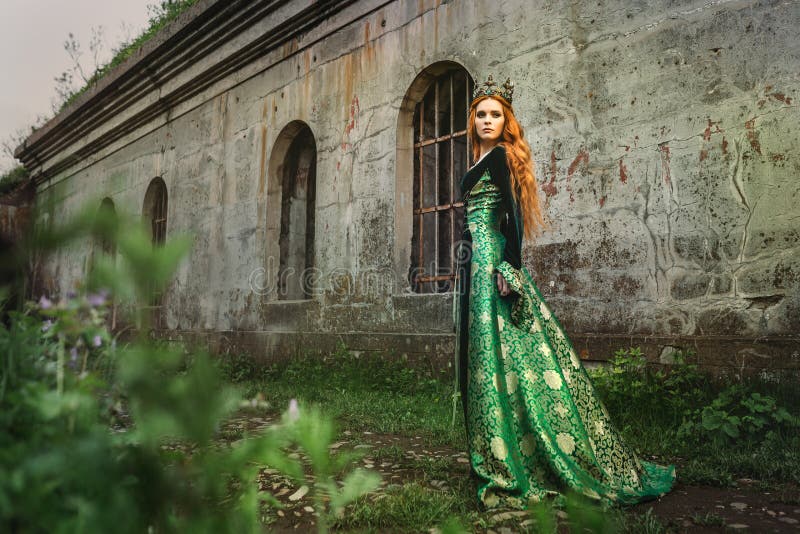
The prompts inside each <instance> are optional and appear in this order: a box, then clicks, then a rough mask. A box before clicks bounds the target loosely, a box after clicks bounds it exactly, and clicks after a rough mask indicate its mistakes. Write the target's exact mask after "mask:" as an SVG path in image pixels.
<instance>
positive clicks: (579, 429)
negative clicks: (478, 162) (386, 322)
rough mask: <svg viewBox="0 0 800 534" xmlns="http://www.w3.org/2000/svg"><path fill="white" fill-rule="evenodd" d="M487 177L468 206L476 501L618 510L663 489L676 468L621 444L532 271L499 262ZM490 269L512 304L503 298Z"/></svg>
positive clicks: (496, 196)
mask: <svg viewBox="0 0 800 534" xmlns="http://www.w3.org/2000/svg"><path fill="white" fill-rule="evenodd" d="M490 178H491V177H490V176H489V174H488V171H487V172H486V173H485V174H484V175H483V176H482V177H481V179H480V180H479V181H478V182H477V183H476V184H475V186H474V187H473V188H472V191H471V192H470V196H469V202H468V205H467V209H466V217H467V221H466V222H467V225H468V227H469V229H470V232H471V234H472V242H473V247H472V256H471V259H470V261H471V262H472V265H471V273H472V276H471V282H470V288H469V291H470V297H469V322H468V324H469V333H468V334H469V345H468V350H467V352H468V358H469V362H468V369H467V404H468V405H467V407H466V414H467V418H468V424H467V429H468V431H469V436H468V443H469V452H470V462H471V464H472V467H473V469H474V470H475V472H476V473H477V474H478V477H479V483H478V499H479V500H480V502H482V503H483V505H484V506H486V507H488V508H492V507H495V506H508V507H513V508H524V507H526V506H527V504H528V503H529V502H538V501H539V500H541V499H542V498H543V497H544V496H546V495H555V494H558V493H560V492H562V491H564V490H565V489H566V488H571V489H573V490H575V491H578V492H581V493H583V494H584V495H588V496H590V497H592V498H595V499H598V500H602V501H605V502H618V503H635V502H640V501H642V500H645V499H648V498H653V497H657V496H659V495H661V494H663V493H665V492H667V491H669V490H670V488H671V487H672V484H673V482H674V480H675V469H674V467H673V466H661V465H657V464H653V463H650V462H646V461H643V460H641V459H640V458H639V457H638V456H637V455H636V453H635V452H634V451H632V450H631V449H630V448H628V447H627V446H626V445H625V444H624V443H623V441H622V440H621V439H620V436H619V434H618V433H617V432H616V430H615V429H614V428H613V426H612V425H611V421H610V420H609V417H608V413H607V412H606V409H605V407H604V406H603V405H602V403H601V402H600V400H599V399H598V397H597V395H596V393H595V391H594V388H593V387H592V384H591V382H590V380H589V377H588V375H587V374H586V371H585V369H584V368H583V365H582V364H581V361H580V359H579V358H578V355H577V354H576V352H575V350H574V348H573V347H572V344H571V343H570V341H569V339H568V338H567V337H566V335H565V334H564V332H563V329H562V327H561V325H560V324H559V322H558V319H557V318H556V317H555V315H554V314H553V313H552V311H551V310H550V308H549V306H548V305H547V303H546V302H545V301H544V299H543V298H542V296H541V294H540V292H539V289H538V288H537V286H536V284H535V283H534V281H533V279H532V278H531V276H530V273H529V272H528V270H527V269H526V268H525V267H522V269H515V268H514V267H512V266H511V265H510V264H509V263H508V262H505V261H503V257H502V256H503V249H504V246H505V238H504V237H503V234H502V233H501V232H500V213H501V204H502V196H501V195H500V191H499V189H498V188H497V187H496V186H495V185H494V184H493V183H492V182H491V179H490ZM495 271H497V272H500V273H502V274H503V276H504V278H505V279H506V280H507V281H508V284H509V286H510V287H511V288H512V289H513V291H515V292H516V294H517V295H518V297H516V298H513V299H504V298H501V297H500V294H499V291H498V290H497V286H496V282H495V280H494V278H493V273H494V272H495Z"/></svg>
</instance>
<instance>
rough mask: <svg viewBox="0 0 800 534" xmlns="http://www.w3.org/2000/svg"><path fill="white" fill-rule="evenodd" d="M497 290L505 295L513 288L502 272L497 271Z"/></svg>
mask: <svg viewBox="0 0 800 534" xmlns="http://www.w3.org/2000/svg"><path fill="white" fill-rule="evenodd" d="M497 290H498V291H500V295H501V296H503V297H505V296H506V295H508V294H509V293H511V288H510V287H509V286H508V282H506V279H505V278H504V277H503V273H501V272H498V273H497Z"/></svg>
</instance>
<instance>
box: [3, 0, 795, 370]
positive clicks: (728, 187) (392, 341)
mask: <svg viewBox="0 0 800 534" xmlns="http://www.w3.org/2000/svg"><path fill="white" fill-rule="evenodd" d="M224 4H227V3H226V2H224V0H222V1H219V2H216V1H212V0H207V1H205V2H200V3H199V4H198V5H197V6H195V8H194V9H193V10H191V11H190V12H189V13H187V14H185V16H184V17H182V18H181V19H179V20H178V21H177V22H176V23H175V24H173V25H172V26H170V27H168V28H166V29H165V30H164V34H163V35H161V36H159V37H157V39H156V44H154V45H152V46H151V47H149V48H146V49H145V50H144V51H143V52H142V54H141V57H139V58H137V59H136V60H135V61H132V62H129V63H126V64H124V65H122V66H121V70H120V71H119V72H116V73H112V77H111V80H110V81H109V82H108V83H109V84H113V83H114V80H119V79H120V78H122V79H124V76H126V75H139V76H141V77H142V79H144V73H148V72H149V73H151V74H152V72H156V75H155V76H151V77H155V78H158V75H157V73H158V72H159V71H158V70H157V69H158V68H161V67H158V66H157V65H158V61H161V59H163V58H164V57H167V56H168V55H169V49H170V46H173V47H176V49H177V47H179V46H182V45H180V43H181V42H183V41H180V39H184V40H186V39H189V40H191V39H194V40H196V41H200V40H202V39H203V38H207V39H210V38H209V37H207V33H204V32H206V30H205V29H204V27H203V26H202V25H201V24H200V23H199V22H198V21H200V22H202V21H204V20H206V19H208V20H212V21H213V18H211V17H212V15H213V16H215V17H222V16H224V15H225V12H224V10H225V9H228V10H230V9H234V8H230V7H222V6H223V5H224ZM256 4H257V5H260V4H259V3H256ZM333 4H336V5H337V7H336V9H331V10H330V12H329V13H322V14H320V13H319V9H320V8H319V6H316V5H315V3H313V2H308V1H290V2H285V3H283V4H281V6H280V8H279V9H274V10H271V11H264V12H263V13H262V14H260V15H258V14H256V15H252V17H251V18H252V19H253V20H252V24H251V25H250V26H243V29H242V30H241V31H239V32H238V33H236V34H235V35H234V37H232V38H230V39H228V40H225V41H223V40H222V37H220V38H219V40H220V42H219V43H217V44H215V46H213V47H210V48H209V49H208V52H207V53H205V55H203V56H201V57H199V58H196V59H194V60H193V61H192V62H191V64H190V63H189V62H188V60H187V64H186V66H185V68H184V70H181V71H177V73H176V74H171V75H169V76H168V75H167V74H165V75H164V76H165V77H164V78H162V79H158V81H157V83H156V82H152V83H153V86H152V87H151V88H150V89H149V90H147V91H145V90H142V92H140V93H139V94H138V96H137V99H136V100H133V102H132V103H131V104H130V106H129V107H126V108H119V111H117V112H116V113H115V114H111V115H109V116H108V117H103V118H102V119H101V118H100V117H101V115H100V114H99V112H98V115H97V117H98V118H97V119H94V120H95V121H96V124H95V125H94V126H92V127H91V128H90V129H88V130H87V131H86V132H85V134H82V135H81V136H79V137H76V138H75V139H67V135H68V134H67V133H66V130H65V129H59V123H63V124H67V123H68V121H69V120H72V119H74V117H79V116H80V114H81V113H83V112H85V110H86V109H91V106H92V102H93V101H96V102H104V101H109V100H110V101H113V99H114V98H115V96H114V95H115V94H116V93H114V92H113V91H111V90H108V88H106V87H103V88H100V89H98V90H97V91H95V92H94V93H90V94H88V95H86V96H85V98H84V99H83V100H80V101H79V102H77V103H76V104H75V105H73V106H72V107H71V108H69V109H67V110H65V111H64V112H63V113H62V115H61V116H60V117H57V118H56V119H55V120H54V122H53V123H52V124H49V125H48V126H46V127H45V129H44V131H42V132H41V133H38V134H37V136H36V137H35V138H32V139H30V140H29V141H28V143H27V144H26V146H24V147H21V149H20V151H19V152H18V153H19V155H20V157H21V158H22V159H23V160H24V161H26V164H28V162H29V161H30V162H31V164H32V163H33V162H34V161H36V162H40V163H41V164H40V165H38V166H36V165H31V166H32V167H36V171H35V172H38V175H39V179H38V181H39V196H40V197H43V198H50V199H55V200H57V202H58V205H59V206H60V208H59V209H60V210H62V211H63V213H65V214H67V213H71V212H74V210H75V209H77V207H78V206H79V205H80V204H81V203H82V202H84V201H85V200H87V199H88V198H89V195H90V194H92V195H99V196H101V197H102V196H109V197H111V198H112V199H113V200H114V203H115V206H116V208H117V210H118V211H127V212H130V213H141V209H142V202H143V197H144V192H145V190H146V188H147V186H148V183H149V182H150V180H151V179H152V178H153V177H155V176H160V177H162V178H163V179H164V181H165V183H166V184H167V188H168V192H169V212H168V225H167V234H168V236H169V234H174V233H177V232H183V231H192V232H194V234H195V236H196V241H195V246H194V248H193V251H192V253H191V257H190V258H189V260H188V261H187V262H185V263H184V264H183V265H182V266H181V268H180V270H179V272H178V275H177V277H176V279H175V281H174V283H173V284H172V286H171V287H170V290H169V291H168V293H167V299H166V302H165V305H166V313H165V329H164V331H163V332H162V333H161V334H162V335H164V336H166V337H182V338H186V337H189V338H197V337H200V338H201V339H203V340H205V341H206V342H208V343H209V344H210V345H211V346H212V347H214V348H215V349H218V350H225V349H231V350H238V348H247V349H248V350H251V351H252V352H253V353H254V354H256V355H257V357H260V358H264V359H273V358H282V357H286V356H287V355H290V354H294V353H295V352H296V351H298V350H306V349H310V350H320V351H327V350H331V349H332V348H334V347H335V346H336V345H337V344H338V343H345V344H346V345H347V346H348V347H349V348H351V349H352V350H359V351H367V352H373V351H374V352H381V353H391V354H394V355H395V356H398V357H402V356H403V355H406V356H408V357H410V358H412V359H420V360H423V361H426V362H430V365H432V366H433V367H434V368H437V369H446V368H447V367H448V366H449V361H450V359H451V355H452V348H453V346H452V342H453V336H452V322H451V305H452V302H451V297H450V295H448V294H444V295H441V294H440V295H418V294H413V293H410V292H409V291H408V283H407V282H406V276H407V272H408V268H409V261H410V259H409V258H410V253H409V247H410V240H409V236H410V233H411V224H412V222H411V199H410V192H411V178H412V176H411V173H412V166H411V159H410V158H411V154H410V152H409V150H408V143H409V139H410V136H411V134H410V132H409V131H408V127H407V125H408V124H409V122H410V115H409V114H410V113H412V112H413V105H414V99H415V98H418V95H419V94H420V92H421V91H424V87H423V86H424V84H425V80H427V79H429V77H430V76H431V73H435V72H436V70H437V68H440V67H442V66H445V65H452V64H457V65H460V66H461V67H463V68H464V69H466V71H467V72H468V73H469V74H470V75H471V76H472V78H473V79H475V80H476V81H482V80H483V79H485V77H486V75H487V74H489V73H492V74H494V76H495V78H502V79H505V77H506V76H510V77H511V78H512V80H514V82H515V84H516V88H517V91H516V94H515V100H514V104H515V110H516V113H517V117H518V118H519V120H520V122H521V123H522V125H523V127H524V128H525V134H526V137H527V139H528V140H529V142H530V144H531V146H532V149H533V152H534V156H535V159H536V172H537V175H538V180H539V184H540V186H541V191H542V199H543V203H544V206H545V212H546V216H547V218H548V220H549V222H550V228H549V229H548V230H547V231H546V232H545V233H544V234H543V235H542V236H540V237H539V238H538V239H537V240H536V241H535V242H530V243H526V244H525V247H524V251H523V260H524V263H525V265H526V266H527V267H528V269H529V270H530V271H531V273H532V275H533V277H534V279H536V280H537V281H538V283H539V286H540V289H541V290H542V292H543V293H544V295H545V297H546V298H547V299H548V301H549V302H550V303H551V304H552V306H553V309H554V311H555V313H556V314H557V315H558V317H559V318H560V319H561V321H562V323H563V324H564V326H565V327H566V329H567V331H568V333H569V334H570V335H571V336H572V338H573V340H574V342H575V344H576V347H578V348H579V349H580V351H581V354H582V356H583V357H584V358H586V359H590V360H591V359H604V358H607V357H608V356H609V355H610V354H611V353H613V351H614V350H615V349H616V348H619V347H627V346H631V345H641V346H643V347H645V348H646V352H647V354H648V356H649V357H650V358H651V359H653V360H654V361H659V360H660V361H662V362H663V363H668V362H669V359H670V353H671V351H672V350H673V348H674V347H678V348H692V349H694V350H696V351H697V354H698V359H699V361H700V362H701V363H702V364H703V365H706V366H709V367H713V368H716V370H717V371H718V372H720V373H741V372H748V371H750V372H752V371H756V370H766V371H768V372H769V373H772V374H780V373H783V372H787V371H788V372H796V370H797V369H798V368H799V367H800V349H799V348H798V346H799V345H798V341H800V332H798V326H800V208H798V204H799V201H800V194H799V193H800V181H798V179H797V176H798V171H799V170H800V141H799V140H798V135H800V134H798V129H797V127H796V124H797V123H798V119H800V113H798V106H797V98H798V95H797V89H798V85H799V83H798V79H797V72H798V71H800V46H799V45H800V42H798V41H800V39H799V38H798V36H797V32H796V28H797V27H798V25H800V9H798V8H797V4H796V3H795V2H780V1H771V2H758V1H724V0H717V1H708V0H704V1H685V2H655V1H638V2H632V1H611V2H601V3H598V2H566V1H557V2H529V1H525V0H507V1H504V2H489V1H473V0H469V1H468V0H454V1H450V2H434V1H424V0H421V1H419V2H410V1H393V2H392V1H390V2H377V1H367V0H363V1H356V2H334V3H333ZM238 9H243V8H238ZM315 10H316V11H315ZM304 13H305V14H309V13H310V14H316V15H315V16H318V17H321V18H319V20H318V22H317V23H315V24H313V25H310V26H301V25H299V24H300V23H299V22H297V23H295V22H292V21H296V20H300V19H298V18H297V17H299V16H302V15H303V14H304ZM308 16H309V17H310V16H311V15H308ZM204 17H205V18H204ZM287 21H289V22H292V24H295V26H291V27H297V28H298V29H297V30H296V31H295V33H293V34H290V35H288V36H287V37H286V38H285V39H284V40H283V41H275V43H276V44H275V45H274V46H273V47H272V48H270V47H268V46H267V45H260V46H261V48H259V49H258V50H259V52H258V53H257V54H256V53H255V52H253V53H251V55H250V56H247V58H249V59H247V61H245V60H244V59H239V58H242V57H245V56H244V52H241V51H243V50H244V51H246V50H251V49H252V47H251V48H248V47H249V46H251V44H252V43H254V42H259V43H260V42H262V41H259V40H260V39H263V38H264V37H263V36H265V35H266V36H269V35H272V34H276V33H278V32H279V30H280V29H281V28H285V27H289V26H287V24H288V23H287ZM193 24H194V25H195V26H193ZM220 31H221V30H220ZM187 34H188V35H189V37H186V36H187ZM276 39H277V38H276ZM173 42H174V43H176V44H171V43H173ZM237 54H238V55H237ZM232 58H233V59H232ZM234 59H235V60H236V62H234ZM153 65H156V66H153ZM226 65H227V66H228V67H227V68H228V71H224V70H222V69H223V67H224V66H226ZM234 67H235V68H234ZM148 69H149V70H148ZM164 72H168V71H166V70H165V71H164ZM220 72H223V73H224V76H223V75H217V73H220ZM126 73H127V74H126ZM137 73H138V74H137ZM170 76H171V77H170ZM142 83H144V82H142ZM192 84H195V85H196V90H194V89H193V90H192V91H190V90H189V89H187V88H188V87H192ZM109 87H112V88H113V85H109ZM121 92H122V89H120V90H119V93H120V94H121ZM87 106H88V108H87ZM159 106H161V107H159ZM97 108H98V109H100V108H99V104H97ZM107 108H108V106H105V108H104V109H107ZM70 117H72V119H70ZM298 125H301V126H304V127H305V126H307V127H308V128H310V130H311V132H312V134H313V136H314V141H315V143H316V150H317V161H316V180H317V181H316V199H315V214H314V220H315V247H314V258H315V265H316V267H317V268H318V269H320V271H321V273H322V274H323V276H322V277H321V279H322V280H324V283H323V284H321V285H320V288H319V289H320V290H319V292H318V294H317V295H316V296H315V297H314V298H312V299H310V300H296V301H286V300H282V301H281V300H277V299H275V298H273V297H272V296H270V295H269V294H265V292H264V291H254V287H255V286H257V285H258V282H259V280H262V281H263V275H264V273H265V272H269V269H270V268H271V267H270V265H271V262H274V261H275V255H276V250H277V248H276V247H277V242H278V238H279V236H278V228H277V227H276V224H277V223H276V222H275V221H276V216H277V215H276V213H277V212H276V210H275V205H276V200H275V199H276V198H278V199H279V198H280V195H279V191H280V190H279V185H278V184H279V182H280V180H279V174H280V162H281V161H282V160H281V158H282V157H283V155H284V154H285V151H286V150H287V149H288V147H287V141H286V139H285V137H286V132H287V131H291V130H292V129H293V128H294V129H296V128H297V127H298ZM58 139H67V140H65V141H63V142H62V145H63V146H61V147H60V148H59V149H58V150H55V149H52V150H50V152H49V153H48V154H47V155H46V156H43V155H42V154H43V153H44V149H41V148H37V146H43V145H45V144H47V143H48V142H50V143H54V144H55V143H56V142H57V140H58ZM26 158H27V159H26ZM276 187H277V189H276ZM277 205H278V206H280V202H279V200H278V201H277ZM87 254H88V250H82V249H80V247H78V248H76V249H73V250H70V251H69V252H65V253H63V254H62V255H60V256H58V257H57V258H54V260H53V262H52V270H53V271H52V272H53V273H54V276H55V277H56V279H57V280H58V281H59V284H60V287H61V290H66V289H68V288H69V287H70V286H71V285H72V284H73V283H74V282H75V280H77V279H79V278H80V276H81V271H82V269H83V262H84V260H85V257H86V256H87ZM367 287H369V290H367ZM375 287H378V288H379V289H378V290H376V289H375Z"/></svg>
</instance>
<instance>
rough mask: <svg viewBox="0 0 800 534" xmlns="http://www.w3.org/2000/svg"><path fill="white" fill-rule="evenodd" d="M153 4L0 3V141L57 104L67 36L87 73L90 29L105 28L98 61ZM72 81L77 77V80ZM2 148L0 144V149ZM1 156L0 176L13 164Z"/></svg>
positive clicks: (149, 0) (141, 23)
mask: <svg viewBox="0 0 800 534" xmlns="http://www.w3.org/2000/svg"><path fill="white" fill-rule="evenodd" d="M156 3H157V0H0V68H2V71H1V72H2V77H3V80H4V81H3V82H2V83H0V140H2V141H6V140H8V139H9V137H10V136H12V135H13V134H15V132H17V131H18V130H20V129H23V128H25V129H27V130H28V131H30V128H29V127H30V125H31V124H33V123H34V122H35V121H36V117H37V115H46V116H47V118H50V117H52V115H53V113H52V103H53V102H54V101H56V100H57V94H56V91H55V86H56V82H55V80H54V78H56V77H58V76H59V75H60V74H61V73H62V72H64V71H65V70H67V69H68V68H70V66H71V65H72V60H71V59H70V57H69V55H68V54H67V52H66V51H65V50H64V41H65V40H66V39H67V37H68V34H69V33H70V32H72V33H73V34H74V35H75V38H76V39H77V40H78V42H79V43H80V44H81V49H82V50H83V51H84V53H83V56H82V58H81V61H82V64H83V66H84V71H87V75H88V74H89V73H91V71H92V70H93V68H94V60H93V58H92V56H91V53H90V51H89V42H90V40H91V37H92V28H93V27H95V28H97V27H102V28H103V30H104V39H103V43H104V49H103V54H102V55H101V56H100V58H99V63H100V64H103V63H106V62H107V61H108V60H109V59H111V49H112V48H114V47H116V46H117V45H119V43H120V42H122V41H123V40H124V39H125V38H126V37H128V38H133V37H136V36H137V35H139V34H140V33H141V32H142V31H143V30H144V29H145V28H146V27H147V20H148V14H149V13H148V9H147V6H148V5H155V4H156ZM76 78H77V76H76ZM0 146H2V145H0ZM17 164H18V162H16V161H15V160H14V159H12V158H9V157H8V156H7V155H6V154H5V151H2V153H0V173H3V172H5V171H7V170H8V169H10V168H11V167H13V166H15V165H17Z"/></svg>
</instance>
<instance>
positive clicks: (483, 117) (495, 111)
mask: <svg viewBox="0 0 800 534" xmlns="http://www.w3.org/2000/svg"><path fill="white" fill-rule="evenodd" d="M505 124H506V117H505V115H503V106H502V105H500V102H498V101H497V100H495V99H494V98H487V99H485V100H482V101H481V102H479V103H478V107H476V108H475V132H476V133H477V134H478V137H479V138H480V140H481V144H486V145H494V144H496V143H497V142H498V140H499V139H500V136H502V135H503V127H504V126H505Z"/></svg>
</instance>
